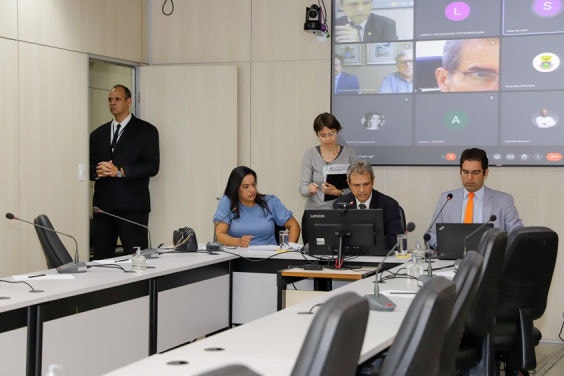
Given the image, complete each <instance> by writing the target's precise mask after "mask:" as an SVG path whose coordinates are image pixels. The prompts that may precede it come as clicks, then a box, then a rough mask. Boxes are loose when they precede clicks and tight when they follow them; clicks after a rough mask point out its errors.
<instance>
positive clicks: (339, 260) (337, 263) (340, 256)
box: [335, 231, 351, 269]
mask: <svg viewBox="0 0 564 376" xmlns="http://www.w3.org/2000/svg"><path fill="white" fill-rule="evenodd" d="M335 235H337V236H338V237H339V249H338V252H339V253H338V254H337V261H335V268H336V269H341V268H342V267H343V263H344V262H345V261H344V259H343V258H344V257H343V238H344V237H345V236H351V233H350V232H348V231H344V232H341V231H335Z"/></svg>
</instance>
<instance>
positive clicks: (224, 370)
mask: <svg viewBox="0 0 564 376" xmlns="http://www.w3.org/2000/svg"><path fill="white" fill-rule="evenodd" d="M198 376H260V374H258V373H256V372H255V371H253V370H251V369H249V368H248V367H246V366H244V365H242V364H230V365H228V366H223V367H219V368H216V369H213V370H211V371H207V372H204V373H200V374H198Z"/></svg>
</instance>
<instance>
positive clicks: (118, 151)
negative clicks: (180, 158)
mask: <svg viewBox="0 0 564 376" xmlns="http://www.w3.org/2000/svg"><path fill="white" fill-rule="evenodd" d="M108 106H109V109H110V112H111V113H112V115H113V116H114V119H113V120H112V121H110V122H108V123H105V124H102V125H101V126H99V127H98V128H96V129H95V130H94V131H92V133H90V180H93V181H94V197H93V205H94V206H97V207H99V208H100V209H102V210H104V211H107V212H109V213H112V214H115V215H118V216H120V217H124V218H127V219H129V220H131V221H133V222H137V223H141V224H143V225H145V226H147V225H148V223H149V212H150V211H151V201H150V195H149V178H151V177H152V176H155V175H156V174H157V172H158V171H159V163H160V156H159V155H160V154H159V132H158V131H157V128H156V127H155V126H153V125H152V124H149V123H147V122H146V121H143V120H141V119H139V118H136V117H135V116H133V115H132V114H131V113H130V112H129V108H130V106H131V91H130V90H129V89H128V88H127V87H125V86H123V85H115V86H114V87H113V88H112V89H111V90H110V92H109V94H108ZM92 226H93V228H92V230H93V243H94V259H96V260H101V259H105V258H108V257H115V256H116V252H115V251H116V243H117V238H118V237H119V239H120V241H121V244H122V245H123V249H124V252H125V254H131V253H133V250H134V247H141V248H147V243H148V241H147V230H146V229H145V228H143V227H141V226H137V225H134V224H131V223H127V222H126V221H123V220H119V219H116V218H112V217H111V216H108V215H105V214H98V213H97V214H94V218H93V220H92Z"/></svg>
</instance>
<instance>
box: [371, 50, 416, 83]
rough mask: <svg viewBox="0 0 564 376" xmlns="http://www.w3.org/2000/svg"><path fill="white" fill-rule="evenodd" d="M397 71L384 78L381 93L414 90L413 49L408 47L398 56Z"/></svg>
mask: <svg viewBox="0 0 564 376" xmlns="http://www.w3.org/2000/svg"><path fill="white" fill-rule="evenodd" d="M396 67H397V69H398V70H397V72H394V73H390V74H388V75H387V76H386V77H384V79H383V80H382V84H381V85H380V90H379V91H378V92H379V93H382V94H387V93H411V92H412V91H413V50H412V49H410V48H407V49H405V50H402V51H400V52H399V53H398V54H397V56H396Z"/></svg>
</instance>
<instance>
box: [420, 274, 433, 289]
mask: <svg viewBox="0 0 564 376" xmlns="http://www.w3.org/2000/svg"><path fill="white" fill-rule="evenodd" d="M432 278H433V276H432V275H431V276H429V275H427V274H425V275H420V276H419V277H418V278H417V286H423V285H424V284H425V283H427V281H430V280H431V279H432Z"/></svg>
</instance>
